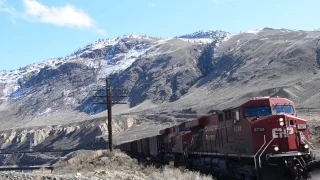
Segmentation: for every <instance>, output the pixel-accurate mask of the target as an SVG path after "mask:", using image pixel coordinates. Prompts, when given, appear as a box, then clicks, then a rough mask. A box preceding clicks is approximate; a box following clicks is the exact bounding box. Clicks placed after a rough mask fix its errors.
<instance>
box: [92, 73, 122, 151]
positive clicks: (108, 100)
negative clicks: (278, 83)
mask: <svg viewBox="0 0 320 180" xmlns="http://www.w3.org/2000/svg"><path fill="white" fill-rule="evenodd" d="M110 79H112V78H108V77H107V78H105V80H106V81H105V82H106V95H105V96H93V97H98V98H106V101H105V102H94V103H93V104H106V105H107V111H108V116H107V119H108V137H109V138H108V141H109V150H110V151H112V150H113V143H112V105H113V104H127V103H126V102H118V101H112V97H122V98H124V97H127V96H126V95H119V96H113V95H112V91H113V90H115V91H124V90H123V89H118V88H112V87H111V86H110V81H109V80H110ZM97 91H99V90H97Z"/></svg>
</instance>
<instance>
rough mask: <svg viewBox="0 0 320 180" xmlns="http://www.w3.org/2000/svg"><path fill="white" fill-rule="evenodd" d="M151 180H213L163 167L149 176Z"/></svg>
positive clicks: (194, 173) (191, 172)
mask: <svg viewBox="0 0 320 180" xmlns="http://www.w3.org/2000/svg"><path fill="white" fill-rule="evenodd" d="M148 179H150V180H151V179H152V180H163V179H166V180H213V177H211V176H206V175H202V174H200V173H199V172H195V171H188V170H184V171H181V170H180V169H177V168H171V167H169V166H165V167H164V168H163V169H162V170H161V171H160V172H154V173H152V174H151V175H149V178H148Z"/></svg>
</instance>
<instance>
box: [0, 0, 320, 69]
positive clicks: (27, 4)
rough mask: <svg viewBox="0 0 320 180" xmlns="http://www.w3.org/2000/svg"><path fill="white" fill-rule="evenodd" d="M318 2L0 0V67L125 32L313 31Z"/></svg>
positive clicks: (58, 53) (316, 24) (16, 65)
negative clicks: (264, 28)
mask: <svg viewBox="0 0 320 180" xmlns="http://www.w3.org/2000/svg"><path fill="white" fill-rule="evenodd" d="M319 6H320V1H318V0H153V1H152V0H113V1H111V0H90V1H88V0H67V1H65V0H0V70H2V69H5V70H11V69H16V68H19V67H24V66H26V65H28V64H31V63H34V62H41V61H44V60H46V59H49V58H56V57H64V56H66V55H68V54H70V53H72V52H73V51H75V50H77V49H78V48H80V47H83V46H85V45H87V44H89V43H92V42H94V41H96V40H97V39H100V38H114V37H117V36H122V35H124V34H141V35H150V36H158V37H159V36H161V37H174V36H176V35H182V34H185V33H191V32H194V31H198V30H206V29H207V30H224V31H228V32H231V33H239V32H244V31H247V30H254V29H260V28H263V27H272V28H287V29H300V30H314V29H318V28H320V21H319V19H320V13H319V11H318V9H319Z"/></svg>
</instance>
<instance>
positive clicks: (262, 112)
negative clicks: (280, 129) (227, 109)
mask: <svg viewBox="0 0 320 180" xmlns="http://www.w3.org/2000/svg"><path fill="white" fill-rule="evenodd" d="M270 114H271V110H270V107H268V106H265V107H246V108H244V115H245V117H255V116H268V115H270Z"/></svg>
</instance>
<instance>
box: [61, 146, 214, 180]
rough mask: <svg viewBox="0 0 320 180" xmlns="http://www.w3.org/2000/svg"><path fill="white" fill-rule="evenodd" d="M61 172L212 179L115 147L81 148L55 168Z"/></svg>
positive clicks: (139, 179)
mask: <svg viewBox="0 0 320 180" xmlns="http://www.w3.org/2000/svg"><path fill="white" fill-rule="evenodd" d="M55 172H56V173H57V174H64V175H70V174H77V173H81V174H82V175H83V177H88V178H98V179H118V180H129V179H130V180H144V179H149V180H160V179H161V180H164V179H165V180H209V179H210V180H212V179H213V178H212V177H210V176H204V175H201V174H200V173H199V172H193V171H188V170H180V169H177V168H171V167H169V166H165V167H163V168H161V169H159V168H156V167H155V166H153V165H151V166H143V165H139V163H138V161H137V160H136V159H132V158H131V157H129V156H128V155H126V154H124V153H122V152H120V151H117V150H115V151H114V152H112V153H110V151H107V150H99V151H78V152H75V153H73V154H71V155H70V156H69V157H67V158H66V159H65V160H64V161H62V162H59V163H58V164H57V167H56V169H55Z"/></svg>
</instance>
